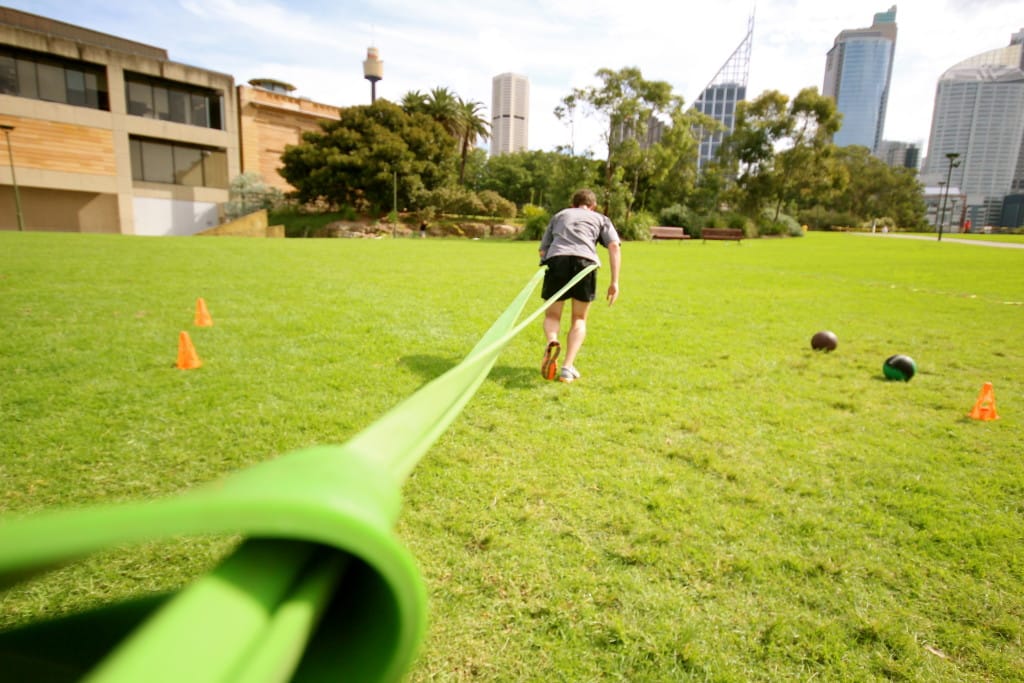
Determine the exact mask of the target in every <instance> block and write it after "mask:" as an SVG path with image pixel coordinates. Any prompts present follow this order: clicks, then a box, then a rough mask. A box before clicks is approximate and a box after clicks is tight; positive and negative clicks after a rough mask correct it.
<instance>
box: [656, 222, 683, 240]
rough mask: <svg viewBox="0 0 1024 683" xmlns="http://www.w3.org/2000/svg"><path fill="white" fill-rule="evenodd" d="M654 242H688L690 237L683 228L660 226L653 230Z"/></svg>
mask: <svg viewBox="0 0 1024 683" xmlns="http://www.w3.org/2000/svg"><path fill="white" fill-rule="evenodd" d="M651 239H652V240H688V239H690V236H689V235H687V234H686V231H685V230H683V229H682V228H676V227H671V226H665V225H659V226H654V227H652V228H651Z"/></svg>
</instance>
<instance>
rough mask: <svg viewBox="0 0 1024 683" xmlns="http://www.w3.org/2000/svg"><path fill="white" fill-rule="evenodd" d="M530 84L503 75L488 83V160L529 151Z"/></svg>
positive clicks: (524, 78)
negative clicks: (489, 94)
mask: <svg viewBox="0 0 1024 683" xmlns="http://www.w3.org/2000/svg"><path fill="white" fill-rule="evenodd" d="M529 128H530V81H529V80H528V79H527V78H526V76H520V75H519V74H514V73H504V74H499V75H497V76H495V77H494V78H493V79H492V80H491V156H496V155H498V154H504V153H506V152H521V151H525V150H526V149H528V148H529V140H530V138H529Z"/></svg>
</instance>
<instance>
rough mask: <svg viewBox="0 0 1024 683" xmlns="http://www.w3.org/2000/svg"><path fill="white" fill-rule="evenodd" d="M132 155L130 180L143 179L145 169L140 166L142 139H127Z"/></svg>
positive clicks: (144, 177)
mask: <svg viewBox="0 0 1024 683" xmlns="http://www.w3.org/2000/svg"><path fill="white" fill-rule="evenodd" d="M128 148H129V152H130V153H131V157H132V180H145V179H146V176H145V169H144V168H143V166H142V141H141V140H137V139H135V138H131V139H130V140H129V141H128Z"/></svg>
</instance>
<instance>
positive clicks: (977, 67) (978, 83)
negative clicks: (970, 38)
mask: <svg viewBox="0 0 1024 683" xmlns="http://www.w3.org/2000/svg"><path fill="white" fill-rule="evenodd" d="M947 154H958V155H959V157H958V158H957V160H958V161H959V166H955V167H953V168H952V169H950V162H949V160H948V158H947V156H946V155H947ZM947 175H948V176H950V182H949V186H950V187H959V188H960V191H961V192H962V193H963V194H965V195H966V196H967V218H970V219H971V222H972V224H973V225H976V226H979V227H980V226H982V225H999V224H1000V222H1001V212H1002V208H1003V204H1004V201H1005V199H1006V197H1007V196H1008V195H1011V194H1014V193H1021V192H1022V191H1024V29H1021V30H1020V31H1018V32H1017V33H1016V34H1014V35H1013V36H1012V38H1011V39H1010V45H1009V46H1008V47H1004V48H999V49H996V50H989V51H987V52H983V53H981V54H979V55H975V56H974V57H971V58H969V59H966V60H964V61H962V62H960V63H959V64H956V65H954V66H953V67H952V68H950V69H948V70H947V71H946V72H945V73H944V74H942V76H941V77H940V78H939V83H938V86H937V87H936V89H935V109H934V112H933V114H932V127H931V135H930V136H929V139H928V156H927V158H926V159H925V162H924V168H923V169H922V170H921V178H922V181H924V182H925V183H926V184H937V183H938V182H939V181H940V180H941V181H943V182H944V181H945V180H946V177H947Z"/></svg>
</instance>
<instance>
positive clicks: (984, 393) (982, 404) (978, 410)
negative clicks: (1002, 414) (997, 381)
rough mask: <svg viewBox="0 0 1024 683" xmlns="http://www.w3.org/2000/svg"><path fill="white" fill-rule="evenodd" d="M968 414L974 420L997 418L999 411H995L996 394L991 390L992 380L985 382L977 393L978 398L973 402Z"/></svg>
mask: <svg viewBox="0 0 1024 683" xmlns="http://www.w3.org/2000/svg"><path fill="white" fill-rule="evenodd" d="M968 416H970V417H972V418H974V419H975V420H998V419H999V413H997V412H996V394H995V392H994V391H993V390H992V382H985V384H983V385H982V387H981V392H980V393H979V394H978V400H977V401H975V402H974V409H973V410H971V412H969V413H968Z"/></svg>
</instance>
